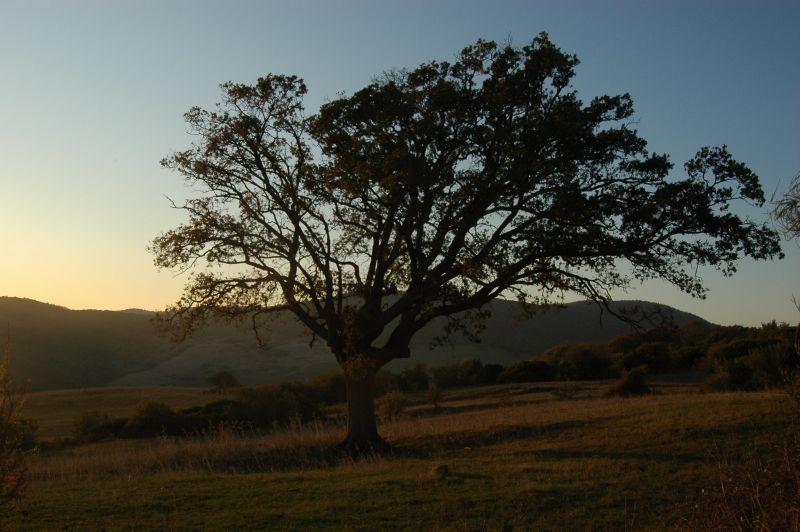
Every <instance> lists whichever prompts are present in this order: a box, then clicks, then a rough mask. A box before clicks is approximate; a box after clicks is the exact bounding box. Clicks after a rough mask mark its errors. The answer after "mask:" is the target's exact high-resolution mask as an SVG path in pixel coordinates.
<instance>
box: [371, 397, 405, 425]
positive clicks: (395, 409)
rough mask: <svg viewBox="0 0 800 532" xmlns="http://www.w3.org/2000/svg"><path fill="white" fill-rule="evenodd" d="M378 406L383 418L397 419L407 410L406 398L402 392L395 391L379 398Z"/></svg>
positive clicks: (379, 413)
mask: <svg viewBox="0 0 800 532" xmlns="http://www.w3.org/2000/svg"><path fill="white" fill-rule="evenodd" d="M376 406H377V410H378V415H379V416H381V417H382V418H384V419H396V418H398V417H400V415H401V414H402V413H403V411H404V410H405V408H406V397H405V395H403V392H401V391H400V390H393V391H391V392H389V393H387V394H385V395H383V396H381V397H379V398H378V401H377V405H376Z"/></svg>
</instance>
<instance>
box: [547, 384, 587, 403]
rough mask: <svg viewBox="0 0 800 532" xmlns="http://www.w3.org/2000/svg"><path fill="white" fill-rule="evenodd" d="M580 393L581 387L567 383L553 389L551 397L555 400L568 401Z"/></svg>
mask: <svg viewBox="0 0 800 532" xmlns="http://www.w3.org/2000/svg"><path fill="white" fill-rule="evenodd" d="M580 391H581V387H580V386H578V385H577V384H575V383H569V384H566V385H563V386H559V387H558V388H556V389H554V390H553V391H552V392H550V393H552V394H553V397H555V398H556V399H561V400H568V399H575V397H576V396H577V395H578V392H580Z"/></svg>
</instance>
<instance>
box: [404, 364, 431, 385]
mask: <svg viewBox="0 0 800 532" xmlns="http://www.w3.org/2000/svg"><path fill="white" fill-rule="evenodd" d="M399 380H400V389H401V390H402V391H404V392H423V391H425V390H427V389H428V385H429V381H430V377H429V376H428V370H427V369H426V368H425V364H417V365H416V366H414V367H413V368H407V369H404V370H403V371H401V372H400V375H399Z"/></svg>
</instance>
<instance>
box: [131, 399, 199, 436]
mask: <svg viewBox="0 0 800 532" xmlns="http://www.w3.org/2000/svg"><path fill="white" fill-rule="evenodd" d="M183 429H184V427H183V424H182V423H181V416H180V414H178V413H177V412H175V411H174V410H173V409H172V408H171V407H170V406H169V405H167V404H166V403H163V402H161V401H153V400H148V401H143V402H141V403H139V404H138V405H136V407H135V408H134V409H133V411H132V412H131V414H130V415H129V416H128V420H127V422H126V423H125V426H124V428H123V434H124V435H125V436H128V437H133V438H146V437H152V436H156V435H158V434H162V433H163V434H179V433H181V432H182V431H183Z"/></svg>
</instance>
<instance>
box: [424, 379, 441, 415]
mask: <svg viewBox="0 0 800 532" xmlns="http://www.w3.org/2000/svg"><path fill="white" fill-rule="evenodd" d="M427 398H428V402H429V403H430V404H431V406H432V407H433V408H434V409H435V410H438V409H439V403H440V402H441V401H442V389H441V388H439V387H438V386H436V384H434V385H433V386H431V387H430V388H428V394H427Z"/></svg>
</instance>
